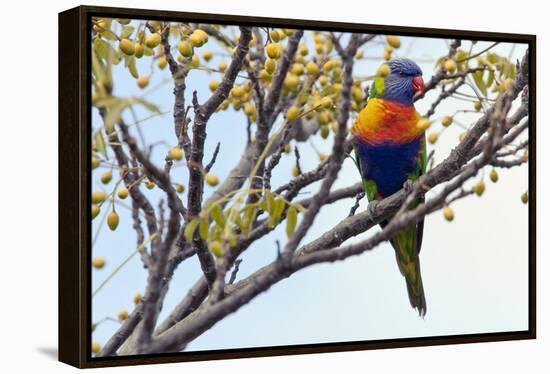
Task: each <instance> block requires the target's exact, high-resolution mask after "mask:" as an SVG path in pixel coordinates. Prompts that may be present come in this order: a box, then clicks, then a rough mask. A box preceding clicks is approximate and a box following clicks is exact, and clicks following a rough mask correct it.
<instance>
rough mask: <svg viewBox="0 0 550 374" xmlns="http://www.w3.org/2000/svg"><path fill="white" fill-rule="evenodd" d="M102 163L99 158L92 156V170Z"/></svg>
mask: <svg viewBox="0 0 550 374" xmlns="http://www.w3.org/2000/svg"><path fill="white" fill-rule="evenodd" d="M99 164H100V161H99V158H97V157H92V170H93V169H95V168H97V167H98V166H99Z"/></svg>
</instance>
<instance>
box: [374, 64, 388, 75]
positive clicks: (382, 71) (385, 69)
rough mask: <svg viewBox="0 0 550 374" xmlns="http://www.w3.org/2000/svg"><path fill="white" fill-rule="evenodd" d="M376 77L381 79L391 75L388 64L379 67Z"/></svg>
mask: <svg viewBox="0 0 550 374" xmlns="http://www.w3.org/2000/svg"><path fill="white" fill-rule="evenodd" d="M376 75H378V76H379V77H387V76H388V75H390V67H389V66H388V64H382V65H380V66H379V67H378V70H377V71H376Z"/></svg>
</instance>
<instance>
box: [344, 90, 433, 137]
mask: <svg viewBox="0 0 550 374" xmlns="http://www.w3.org/2000/svg"><path fill="white" fill-rule="evenodd" d="M419 119H420V116H419V114H418V112H417V111H416V110H415V108H414V106H405V105H402V104H399V103H396V102H392V101H387V100H383V99H376V98H373V99H370V100H369V102H368V103H367V105H366V106H365V108H363V110H362V111H361V112H360V113H359V116H358V117H357V120H356V121H355V124H354V126H353V128H352V132H353V133H354V134H355V135H356V136H359V137H360V138H361V139H363V140H364V141H367V142H368V143H371V144H381V143H397V144H403V143H408V142H411V141H412V140H414V139H416V138H418V136H420V135H421V134H422V130H420V129H419V128H418V126H417V123H418V120H419Z"/></svg>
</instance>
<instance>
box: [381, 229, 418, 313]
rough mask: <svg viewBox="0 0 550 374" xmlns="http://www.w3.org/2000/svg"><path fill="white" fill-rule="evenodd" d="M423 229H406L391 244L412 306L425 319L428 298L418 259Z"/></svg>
mask: <svg viewBox="0 0 550 374" xmlns="http://www.w3.org/2000/svg"><path fill="white" fill-rule="evenodd" d="M385 224H387V222H384V223H383V226H385ZM422 229H423V227H417V226H411V227H408V228H405V229H403V230H401V231H399V232H398V233H397V234H396V235H395V236H394V237H393V239H391V240H390V243H391V245H392V247H393V248H394V250H395V258H396V260H397V265H398V267H399V271H400V272H401V274H402V275H403V276H404V277H405V281H406V282H407V293H408V294H409V301H410V303H411V306H412V307H413V308H415V309H416V310H417V311H418V314H419V315H420V316H421V317H424V316H425V315H426V297H425V295H424V285H423V284H422V274H421V272H420V259H419V257H418V254H419V247H420V244H421V241H422V237H421V232H422ZM418 234H420V236H419V235H418Z"/></svg>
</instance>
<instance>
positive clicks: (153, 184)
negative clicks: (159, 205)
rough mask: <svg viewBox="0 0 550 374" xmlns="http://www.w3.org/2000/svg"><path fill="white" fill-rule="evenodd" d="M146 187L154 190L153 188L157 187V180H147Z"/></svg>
mask: <svg viewBox="0 0 550 374" xmlns="http://www.w3.org/2000/svg"><path fill="white" fill-rule="evenodd" d="M145 187H146V188H147V189H148V190H152V189H153V188H155V182H153V181H152V180H148V181H147V182H145Z"/></svg>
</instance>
